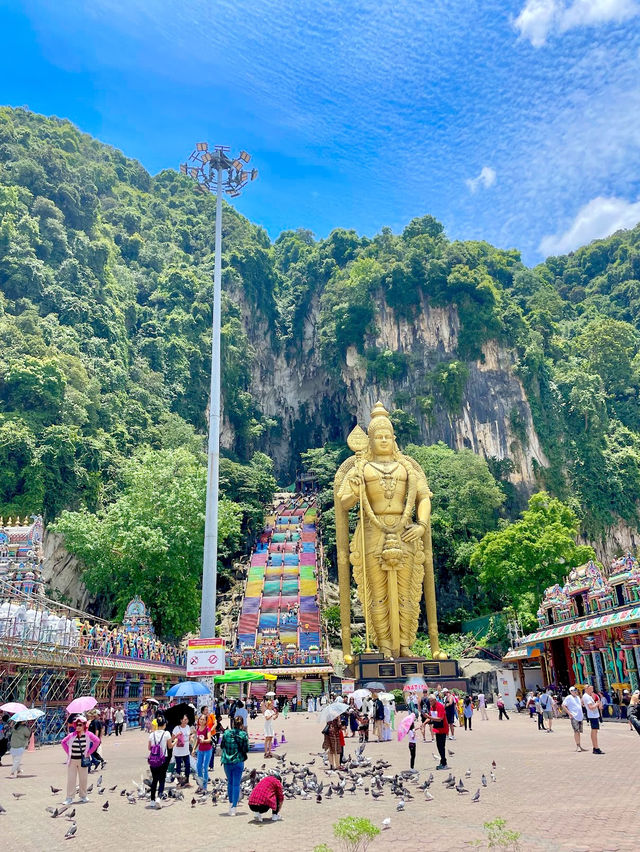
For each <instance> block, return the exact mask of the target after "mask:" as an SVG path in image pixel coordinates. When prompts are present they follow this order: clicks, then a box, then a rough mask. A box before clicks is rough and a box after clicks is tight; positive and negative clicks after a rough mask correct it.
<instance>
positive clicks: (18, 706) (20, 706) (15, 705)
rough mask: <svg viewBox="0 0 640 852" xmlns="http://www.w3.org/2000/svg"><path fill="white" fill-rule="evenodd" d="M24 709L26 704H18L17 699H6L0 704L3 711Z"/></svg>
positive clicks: (9, 711) (16, 711) (17, 711)
mask: <svg viewBox="0 0 640 852" xmlns="http://www.w3.org/2000/svg"><path fill="white" fill-rule="evenodd" d="M26 709H27V707H26V705H25V704H20V702H19V701H8V702H7V703H6V704H2V705H0V710H4V712H5V713H19V712H20V711H21V710H26Z"/></svg>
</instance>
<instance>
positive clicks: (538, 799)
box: [0, 711, 640, 852]
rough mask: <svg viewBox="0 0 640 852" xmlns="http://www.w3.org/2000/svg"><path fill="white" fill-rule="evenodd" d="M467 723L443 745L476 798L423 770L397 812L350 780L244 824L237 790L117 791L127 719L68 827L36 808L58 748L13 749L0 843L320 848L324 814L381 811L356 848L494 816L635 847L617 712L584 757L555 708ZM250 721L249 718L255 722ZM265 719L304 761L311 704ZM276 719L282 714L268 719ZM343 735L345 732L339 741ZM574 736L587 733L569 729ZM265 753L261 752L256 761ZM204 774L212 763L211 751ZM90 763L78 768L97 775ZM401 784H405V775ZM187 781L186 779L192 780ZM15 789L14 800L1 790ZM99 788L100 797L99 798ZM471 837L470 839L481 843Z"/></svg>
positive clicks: (628, 748)
mask: <svg viewBox="0 0 640 852" xmlns="http://www.w3.org/2000/svg"><path fill="white" fill-rule="evenodd" d="M473 721H474V730H473V732H471V733H465V732H464V731H458V733H457V737H456V741H455V743H449V747H450V749H451V750H452V751H454V752H455V754H454V755H453V756H451V757H450V762H451V768H452V771H453V772H454V774H455V775H456V777H459V776H463V778H464V774H465V772H466V771H467V770H468V769H471V773H472V774H471V778H469V779H466V778H465V779H464V783H465V785H466V787H467V788H469V789H470V790H471V791H472V793H473V792H475V790H476V789H477V788H478V787H480V801H479V802H478V803H477V804H473V803H472V802H471V801H470V796H468V795H459V794H458V793H456V791H455V790H446V789H445V788H444V787H443V785H442V783H441V777H440V775H441V773H434V774H435V776H436V777H435V780H434V782H433V784H432V785H431V792H432V794H433V796H434V801H431V802H425V801H424V794H423V793H422V792H421V791H419V790H413V794H414V796H415V798H413V799H412V800H409V801H407V803H406V809H405V811H404V812H402V813H398V812H396V803H397V800H396V798H395V797H394V796H392V794H391V793H390V790H389V786H388V785H386V786H385V792H384V796H383V797H382V798H380V799H378V800H376V801H374V800H373V799H372V798H371V796H370V795H366V794H365V793H364V791H363V790H359V791H358V792H357V793H356V794H355V795H349V794H345V796H344V798H342V799H336V797H335V796H334V797H333V798H331V799H330V800H326V799H324V798H323V801H322V802H321V803H319V804H318V803H317V802H316V801H315V798H311V799H310V800H306V801H302V800H298V799H297V800H294V801H288V800H285V804H284V808H283V820H282V822H278V823H271V822H270V821H266V822H264V823H263V824H261V825H258V824H255V823H252V822H251V821H250V819H251V817H250V814H249V810H248V807H247V805H246V802H241V803H240V806H239V808H238V815H237V816H236V817H229V816H227V813H226V812H227V806H226V804H225V803H221V804H218V805H217V807H214V806H212V804H211V802H210V801H207V804H205V805H197V806H196V807H191V805H190V800H191V794H192V792H193V791H192V790H186V791H185V793H186V794H187V795H186V796H185V801H184V802H175V803H171V804H168V803H167V805H166V806H165V807H163V808H162V809H161V810H160V811H150V810H146V809H145V806H144V803H143V802H137V803H136V804H135V805H131V804H128V803H127V800H126V798H125V797H121V796H120V795H119V792H120V790H121V789H122V787H123V786H126V788H127V790H133V789H134V782H138V783H139V779H140V774H141V772H143V771H145V769H146V761H145V757H146V753H147V751H146V737H145V736H144V735H143V734H142V733H141V732H140V731H129V732H127V733H125V735H124V736H123V737H122V738H120V739H116V738H115V737H113V736H112V737H109V738H107V740H106V742H105V743H104V745H103V752H104V757H105V760H107V766H106V767H105V770H104V772H103V776H104V781H103V783H104V785H105V786H106V787H107V788H109V787H112V786H113V785H115V784H117V785H118V790H117V792H116V793H115V794H114V793H109V792H108V789H107V791H105V793H104V795H103V796H100V795H97V794H96V792H95V790H94V792H93V793H92V794H91V796H90V799H91V801H90V803H89V804H86V805H76V806H75V807H76V812H77V815H76V822H77V827H78V828H77V836H76V838H75V839H73V840H68V841H65V840H64V835H65V832H66V830H67V828H68V826H69V823H68V822H66V820H64V817H59V818H57V819H55V820H54V819H51V817H50V815H49V814H48V813H47V812H46V810H45V809H46V807H47V806H52V805H56V804H60V803H61V802H62V799H63V798H64V796H63V793H62V792H61V793H59V794H58V795H55V796H54V795H52V793H51V790H50V785H54V786H55V787H61V788H64V786H65V778H66V771H65V767H64V765H63V753H62V749H61V748H59V747H45V748H42V749H39V750H37V751H36V752H33V753H27V754H26V755H25V760H24V764H23V767H24V771H25V775H24V777H22V778H20V779H18V780H16V781H13V780H10V779H9V778H8V775H9V769H8V768H7V763H8V758H9V756H8V755H7V757H5V759H4V760H3V766H2V767H1V768H0V779H1V783H0V804H2V805H3V807H4V808H5V809H6V813H5V814H0V849H2V850H5V849H6V850H16V852H43V850H47V852H55V850H58V849H64V848H69V847H70V848H73V847H82V848H87V847H91V848H96V849H100V850H101V852H115V850H125V852H128V850H141V849H147V850H159V849H166V848H169V847H180V848H194V849H201V850H208V849H211V850H213V849H215V850H225V852H226V850H242V852H251V850H258V849H263V848H273V849H277V850H278V852H294V850H296V852H298V850H299V852H311V850H313V847H314V846H315V845H316V844H320V843H327V844H328V845H329V846H330V847H331V848H333V849H334V850H336V851H337V850H338V849H339V848H340V847H339V845H338V843H337V841H334V838H333V832H332V824H333V823H334V822H335V821H336V820H337V819H339V818H340V817H343V816H350V815H353V816H366V817H368V818H369V819H371V820H372V822H374V823H375V824H376V825H377V826H379V827H380V826H381V825H382V821H383V819H385V818H386V817H391V827H390V829H389V830H387V831H383V832H382V834H381V835H380V836H379V837H378V838H376V840H374V842H373V843H372V844H371V846H370V849H372V850H381V849H383V848H387V847H392V848H394V849H398V850H400V849H407V850H420V849H429V850H438V852H445V850H459V849H468V848H474V846H473V844H474V841H480V840H482V839H483V838H484V837H485V832H484V830H483V823H484V822H487V821H490V820H493V819H495V818H497V817H501V818H503V819H505V820H506V821H507V827H508V828H511V829H513V830H515V831H519V832H520V833H521V837H520V849H522V850H525V852H529V850H531V851H532V852H533V851H534V850H563V851H564V850H575V852H577V851H578V850H583V852H587V850H588V851H589V852H603V850H611V852H613V850H620V852H622V850H625V852H626V850H632V849H633V850H635V849H638V848H640V814H639V813H638V807H637V799H636V797H637V782H636V761H637V759H638V756H639V755H640V738H638V736H637V734H635V733H634V732H630V731H629V730H628V728H627V726H626V724H622V723H607V724H606V725H605V727H604V731H603V732H602V735H601V747H602V749H603V750H604V751H605V755H603V756H596V755H593V754H592V753H591V751H590V750H589V751H588V752H585V753H581V754H579V753H576V752H575V751H574V743H573V737H572V734H571V729H570V726H569V723H568V721H566V720H564V719H562V720H556V721H555V724H554V729H555V733H553V734H545V733H541V732H538V730H537V726H536V723H535V722H534V721H530V720H529V717H528V715H527V716H525V715H524V714H523V715H518V714H517V713H513V714H511V719H510V721H509V722H506V721H503V722H499V721H498V720H497V717H496V716H495V715H494V714H493V713H491V711H490V719H489V721H485V722H482V721H480V719H479V717H478V715H476V716H475V717H474V720H473ZM258 722H259V720H256V722H254V723H253V725H254V729H255V730H258V729H259V725H258ZM278 722H279V724H277V730H278V734H279V733H280V731H281V730H282V729H284V730H285V735H286V738H287V740H288V742H287V743H286V745H285V746H284V747H282V748H280V747H279V748H278V749H277V751H278V752H279V753H282V752H283V751H286V753H287V759H289V758H291V759H293V760H296V761H309V760H311V757H310V752H313V753H317V752H319V751H320V743H321V741H322V736H321V734H320V727H321V726H320V725H319V724H318V722H317V719H316V718H315V717H314V716H308V715H307V714H304V713H301V714H298V715H297V716H296V717H289V719H288V720H287V721H286V722H284V721H283V720H282V717H280V719H279V720H278ZM280 723H282V724H280ZM355 743H357V740H347V748H346V751H347V753H351V752H352V751H353V750H354V748H355V746H354V744H355ZM583 745H585V746H586V745H588V734H586V735H584V736H583ZM433 751H434V748H433V746H432V745H431V744H430V743H428V742H427V743H426V744H423V743H422V742H419V743H418V755H417V760H416V768H417V769H419V770H421V772H420V782H421V781H422V780H423V779H424V778H425V777H426V776H427V775H428V774H429V772H430V771H431V770H433V769H434V768H435V765H436V764H435V761H434V759H433V757H432V752H433ZM365 754H366V755H368V756H369V757H371V758H372V759H377V758H379V757H382V758H385V759H386V760H388V761H389V762H391V763H392V767H393V768H392V769H390V770H388V772H392V771H393V770H397V771H400V770H402V769H407V768H408V766H409V761H408V748H407V745H406V742H402V743H398V742H397V741H395V740H394V741H393V742H390V743H380V744H378V743H374V742H372V743H370V744H369V745H368V746H367V749H366V752H365ZM493 760H495V762H496V764H497V768H496V771H495V772H496V779H497V780H496V782H495V783H492V782H491V781H490V780H489V783H488V786H487V788H486V789H485V788H482V787H481V785H480V777H481V775H482V773H483V772H484V773H485V774H486V776H487V778H488V779H489V777H490V776H489V773H490V771H491V763H492V761H493ZM263 762H264V761H263V757H262V755H261V754H251V755H250V756H249V761H248V764H247V766H248V767H252V766H256V767H260V766H261V765H262V764H263ZM271 764H276V761H269V765H271ZM314 769H315V770H317V771H318V775H319V780H323V778H325V775H324V773H323V771H322V761H321V759H320V758H319V757H317V758H316V764H315V766H314ZM214 774H215V777H220V776H221V775H222V771H221V768H220V765H219V762H218V758H217V757H216V761H215V770H214ZM98 775H99V773H95V774H93V775H91V776H90V778H91V780H93V781H94V784H95V781H96V780H97V776H98ZM410 787H411V788H412V789H413V785H410ZM194 789H195V788H194ZM14 792H18V793H24V796H23V797H21V798H19V799H16V798H14V796H13V795H12V793H14ZM105 799H108V800H109V809H108V811H106V812H103V810H102V805H103V803H104V801H105ZM481 848H482V847H481Z"/></svg>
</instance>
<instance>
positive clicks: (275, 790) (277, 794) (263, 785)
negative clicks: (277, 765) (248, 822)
mask: <svg viewBox="0 0 640 852" xmlns="http://www.w3.org/2000/svg"><path fill="white" fill-rule="evenodd" d="M283 802H284V790H283V789H282V784H281V783H280V775H279V774H278V773H277V772H273V773H271V774H269V775H265V777H264V778H263V779H262V780H261V781H258V783H257V784H256V786H255V787H254V788H253V790H252V791H251V794H250V796H249V810H251V811H253V813H254V814H255V817H254V819H255V821H256V822H262V815H263V814H266V812H267V811H268V810H271V811H273V813H272V814H271V821H272V822H275V821H276V820H279V819H282V816H281V814H280V810H281V808H282V803H283Z"/></svg>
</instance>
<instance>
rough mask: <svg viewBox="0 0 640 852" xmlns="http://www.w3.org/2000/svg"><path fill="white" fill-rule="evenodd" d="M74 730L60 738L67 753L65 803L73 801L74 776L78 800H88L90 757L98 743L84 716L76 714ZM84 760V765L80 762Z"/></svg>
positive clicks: (74, 789)
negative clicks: (88, 728)
mask: <svg viewBox="0 0 640 852" xmlns="http://www.w3.org/2000/svg"><path fill="white" fill-rule="evenodd" d="M73 727H74V730H73V731H72V732H71V733H70V734H67V736H66V737H65V738H64V739H63V740H62V748H63V749H64V750H65V752H66V753H67V798H66V799H65V800H64V803H65V805H70V804H71V803H72V802H73V797H74V796H75V794H76V778H77V783H78V788H79V793H80V801H81V802H88V801H89V799H88V798H87V778H88V775H89V765H90V763H91V760H90V757H91V755H92V754H93V752H94V751H95V750H96V749H97V748H98V746H99V745H100V740H99V739H98V737H96V735H95V734H92V733H91V731H89V730H87V719H86V717H85V716H76V718H75V719H74V721H73ZM85 762H86V764H87V765H86V766H83V765H82V764H83V763H85Z"/></svg>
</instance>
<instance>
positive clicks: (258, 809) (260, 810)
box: [249, 805, 271, 814]
mask: <svg viewBox="0 0 640 852" xmlns="http://www.w3.org/2000/svg"><path fill="white" fill-rule="evenodd" d="M249 810H250V811H253V812H254V814H266V812H267V811H270V810H271V808H270V807H269V805H249Z"/></svg>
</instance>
